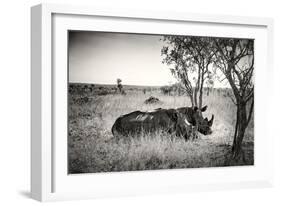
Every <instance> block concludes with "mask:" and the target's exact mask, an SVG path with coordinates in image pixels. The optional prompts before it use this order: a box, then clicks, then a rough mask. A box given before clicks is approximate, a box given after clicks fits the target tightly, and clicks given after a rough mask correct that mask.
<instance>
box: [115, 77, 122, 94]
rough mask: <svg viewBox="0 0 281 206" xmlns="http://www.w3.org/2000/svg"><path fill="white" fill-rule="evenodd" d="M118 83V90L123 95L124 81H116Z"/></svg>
mask: <svg viewBox="0 0 281 206" xmlns="http://www.w3.org/2000/svg"><path fill="white" fill-rule="evenodd" d="M116 82H117V88H118V90H119V92H120V93H121V94H122V91H123V85H122V83H121V82H122V80H121V79H119V78H118V79H117V80H116Z"/></svg>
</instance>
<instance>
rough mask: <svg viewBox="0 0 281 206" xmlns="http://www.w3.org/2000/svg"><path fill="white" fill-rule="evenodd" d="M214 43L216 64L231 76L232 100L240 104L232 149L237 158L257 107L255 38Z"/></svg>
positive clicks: (223, 40)
mask: <svg viewBox="0 0 281 206" xmlns="http://www.w3.org/2000/svg"><path fill="white" fill-rule="evenodd" d="M213 46H214V47H213V50H214V51H216V52H215V57H216V58H215V61H214V65H215V66H216V67H217V68H219V69H220V70H221V71H222V73H223V74H224V76H225V78H226V79H227V80H228V82H229V85H230V86H231V88H232V91H233V96H234V98H232V101H233V102H234V104H235V105H236V107H237V112H236V125H235V133H234V138H233V146H232V152H233V157H234V158H235V159H238V158H240V157H241V154H243V151H242V146H241V144H242V141H243V138H244V134H245V130H246V128H247V126H248V124H249V122H250V120H251V117H252V113H253V107H254V84H253V81H252V80H253V72H254V41H253V40H246V39H222V38H220V39H219V38H217V39H214V43H213ZM247 105H249V107H248V108H247Z"/></svg>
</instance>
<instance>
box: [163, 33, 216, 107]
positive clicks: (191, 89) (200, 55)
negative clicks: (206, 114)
mask: <svg viewBox="0 0 281 206" xmlns="http://www.w3.org/2000/svg"><path fill="white" fill-rule="evenodd" d="M163 41H164V42H165V43H166V45H165V46H163V48H162V50H161V55H162V56H163V61H162V63H163V64H167V65H168V66H170V67H171V68H170V70H171V72H172V74H173V75H174V76H175V77H176V78H177V79H178V80H179V81H180V82H181V83H182V85H184V90H185V91H186V93H187V95H188V96H189V98H190V101H191V104H192V107H194V106H197V107H199V108H200V109H201V107H202V101H203V100H202V98H203V87H204V82H205V81H206V80H207V79H209V78H210V77H211V75H209V74H210V73H211V71H210V65H211V64H212V63H213V57H214V55H215V51H213V50H211V49H210V48H211V47H212V44H213V41H212V39H211V38H209V37H192V36H165V37H164V38H163ZM192 80H193V81H192Z"/></svg>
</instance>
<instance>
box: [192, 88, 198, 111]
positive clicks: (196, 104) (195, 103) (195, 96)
mask: <svg viewBox="0 0 281 206" xmlns="http://www.w3.org/2000/svg"><path fill="white" fill-rule="evenodd" d="M193 102H194V106H196V107H198V102H197V89H196V88H195V89H194V92H193Z"/></svg>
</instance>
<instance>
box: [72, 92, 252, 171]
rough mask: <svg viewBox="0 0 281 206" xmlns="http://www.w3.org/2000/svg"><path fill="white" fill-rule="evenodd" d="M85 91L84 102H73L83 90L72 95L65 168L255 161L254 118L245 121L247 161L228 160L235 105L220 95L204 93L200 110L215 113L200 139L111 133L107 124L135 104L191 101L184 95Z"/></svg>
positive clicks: (109, 168)
mask: <svg viewBox="0 0 281 206" xmlns="http://www.w3.org/2000/svg"><path fill="white" fill-rule="evenodd" d="M151 95H153V96H155V97H157V98H159V99H160V100H161V101H160V103H157V104H151V105H149V104H145V103H144V101H145V100H146V99H147V98H148V97H149V96H151ZM87 97H88V101H87V102H82V103H77V101H74V100H75V99H79V98H83V96H79V95H72V96H70V101H69V138H68V139H69V141H68V155H69V165H68V166H69V173H92V172H109V171H132V170H147V169H171V168H195V167H214V166H228V165H237V164H238V165H245V164H246V165H251V164H253V125H254V123H253V122H251V123H250V124H249V127H248V130H247V132H246V135H245V139H244V142H245V143H246V144H244V150H245V154H246V156H245V159H246V161H244V162H231V161H229V151H230V145H231V144H232V138H233V133H234V125H235V114H236V108H235V105H234V104H233V103H232V101H231V100H230V99H229V98H227V97H224V96H223V95H219V94H217V93H212V94H210V96H206V97H205V99H204V102H206V104H207V105H208V109H207V111H206V112H205V113H204V116H206V117H208V118H209V117H211V115H212V114H214V115H215V119H214V124H213V127H212V129H213V134H212V135H209V136H203V135H199V139H197V140H195V141H187V142H186V141H185V140H184V139H181V138H176V137H174V136H172V135H168V134H166V133H162V132H161V131H159V132H156V133H152V134H142V135H140V136H138V137H124V138H122V139H119V140H118V139H115V138H114V137H113V135H112V134H111V127H112V125H113V124H114V122H115V120H116V119H117V118H118V117H119V116H120V115H123V114H127V113H129V112H132V111H135V110H141V111H150V110H153V109H156V108H159V107H161V108H177V107H184V106H190V102H189V99H188V98H187V97H186V96H165V95H162V94H161V93H160V92H157V91H156V92H155V91H154V92H153V93H152V94H151V93H146V94H143V93H142V92H141V91H136V90H133V91H130V92H127V95H126V96H122V95H112V94H109V95H105V96H94V95H93V96H87Z"/></svg>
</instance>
